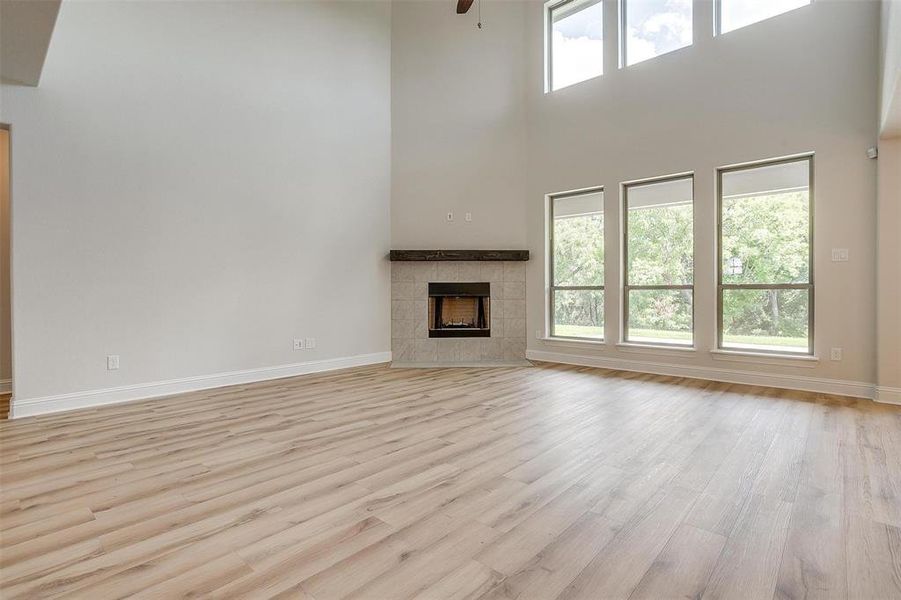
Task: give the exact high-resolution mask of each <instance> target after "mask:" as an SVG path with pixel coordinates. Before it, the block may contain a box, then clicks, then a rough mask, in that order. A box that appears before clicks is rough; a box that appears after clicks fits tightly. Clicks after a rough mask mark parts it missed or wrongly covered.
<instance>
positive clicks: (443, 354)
mask: <svg viewBox="0 0 901 600" xmlns="http://www.w3.org/2000/svg"><path fill="white" fill-rule="evenodd" d="M436 341H437V342H438V344H437V347H438V360H439V361H440V362H456V361H457V360H458V356H459V350H460V342H459V340H454V339H438V340H436Z"/></svg>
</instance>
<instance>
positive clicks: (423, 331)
mask: <svg viewBox="0 0 901 600" xmlns="http://www.w3.org/2000/svg"><path fill="white" fill-rule="evenodd" d="M427 337H429V324H428V319H426V318H424V317H423V318H422V319H413V339H417V340H422V339H425V338H427Z"/></svg>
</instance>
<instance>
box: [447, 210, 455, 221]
mask: <svg viewBox="0 0 901 600" xmlns="http://www.w3.org/2000/svg"><path fill="white" fill-rule="evenodd" d="M447 220H448V221H453V220H454V213H452V212H449V213H447Z"/></svg>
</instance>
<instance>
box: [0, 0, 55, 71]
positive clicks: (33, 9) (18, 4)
mask: <svg viewBox="0 0 901 600" xmlns="http://www.w3.org/2000/svg"><path fill="white" fill-rule="evenodd" d="M60 2H61V0H2V1H0V79H2V81H3V83H12V84H19V85H30V86H35V85H37V84H38V82H39V81H40V79H41V70H42V69H43V68H44V58H45V57H46V56H47V48H48V47H49V45H50V36H51V34H52V33H53V26H54V24H55V23H56V15H57V13H58V12H59V5H60Z"/></svg>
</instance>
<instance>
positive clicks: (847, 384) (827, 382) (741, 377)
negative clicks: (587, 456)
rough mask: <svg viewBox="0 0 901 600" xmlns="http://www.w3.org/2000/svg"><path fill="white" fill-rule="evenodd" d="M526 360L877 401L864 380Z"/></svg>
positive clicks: (539, 354) (592, 360)
mask: <svg viewBox="0 0 901 600" xmlns="http://www.w3.org/2000/svg"><path fill="white" fill-rule="evenodd" d="M526 358H528V359H530V360H539V361H546V362H555V363H562V364H567V365H580V366H584V367H600V368H603V369H615V370H617V371H634V372H638V373H651V374H654V375H671V376H674V377H691V378H693V379H705V380H709V381H722V382H725V383H743V384H746V385H761V386H766V387H774V388H783V389H789V390H801V391H805V392H818V393H821V394H836V395H839V396H852V397H855V398H868V399H873V398H874V397H875V386H874V385H873V384H872V383H864V382H860V381H843V380H840V379H821V378H817V377H805V376H801V375H781V374H776V373H759V372H754V371H739V370H734V369H720V368H717V367H698V366H693V365H677V364H671V363H661V362H648V361H644V360H629V359H621V358H606V357H600V356H584V355H576V354H564V353H561V352H545V351H543V350H527V351H526Z"/></svg>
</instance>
